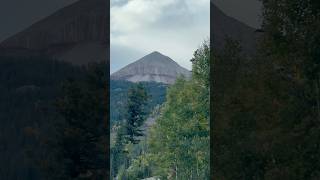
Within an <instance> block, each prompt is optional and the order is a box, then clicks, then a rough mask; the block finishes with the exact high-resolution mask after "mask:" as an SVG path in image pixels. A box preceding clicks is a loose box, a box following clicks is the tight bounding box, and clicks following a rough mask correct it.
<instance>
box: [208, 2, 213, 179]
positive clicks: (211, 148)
mask: <svg viewBox="0 0 320 180" xmlns="http://www.w3.org/2000/svg"><path fill="white" fill-rule="evenodd" d="M212 10H213V0H210V76H209V78H210V80H209V81H210V92H209V94H210V103H209V104H210V109H209V110H210V113H209V117H210V122H209V124H210V179H213V175H214V170H213V169H214V162H213V160H214V158H213V157H214V151H213V149H214V147H213V144H214V143H213V142H214V140H213V137H214V132H213V130H214V117H213V115H214V107H213V100H214V90H213V89H214V77H213V71H214V66H213V65H214V58H213V57H214V56H213V41H214V39H213V37H214V36H213V34H214V32H213V22H212V21H213V17H212V16H213V12H212Z"/></svg>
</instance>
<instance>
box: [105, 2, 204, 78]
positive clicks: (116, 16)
mask: <svg viewBox="0 0 320 180" xmlns="http://www.w3.org/2000/svg"><path fill="white" fill-rule="evenodd" d="M110 22H111V24H110V25H111V34H110V39H111V49H110V50H111V73H112V72H115V71H116V70H119V69H120V68H122V67H124V66H125V65H127V64H129V63H131V62H133V61H135V60H137V59H139V58H141V57H142V56H144V55H147V54H149V53H151V52H153V51H159V52H160V53H162V54H164V55H167V56H169V57H171V58H172V59H173V60H175V61H176V62H177V63H178V64H180V65H181V66H183V67H185V68H187V69H189V70H190V69H191V62H190V59H191V58H192V55H193V52H194V51H195V50H196V49H197V48H198V47H199V46H200V45H201V43H202V42H203V41H204V40H206V39H209V35H210V0H161V1H160V0H129V1H128V0H111V21H110Z"/></svg>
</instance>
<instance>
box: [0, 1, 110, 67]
mask: <svg viewBox="0 0 320 180" xmlns="http://www.w3.org/2000/svg"><path fill="white" fill-rule="evenodd" d="M107 8H109V2H108V1H106V0H79V1H77V2H75V3H74V4H71V5H69V6H67V7H65V8H62V9H61V10H59V11H57V12H55V13H54V14H52V15H50V16H48V17H46V18H44V19H43V20H41V21H39V22H36V23H35V24H33V25H31V26H30V27H29V28H27V29H25V30H24V31H22V32H20V33H18V34H16V35H14V36H12V37H9V38H8V39H6V40H4V41H3V42H1V43H0V55H4V56H48V57H51V58H56V59H60V60H63V61H67V62H71V63H72V64H87V63H88V62H92V61H105V60H106V59H107V57H109V56H108V54H107V53H108V50H107V49H108V46H109V43H108V37H109V36H108V35H109V27H108V26H109V24H108V21H109V14H108V11H107Z"/></svg>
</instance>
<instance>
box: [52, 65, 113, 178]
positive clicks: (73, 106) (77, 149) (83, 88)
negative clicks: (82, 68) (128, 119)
mask: <svg viewBox="0 0 320 180" xmlns="http://www.w3.org/2000/svg"><path fill="white" fill-rule="evenodd" d="M104 67H105V65H104V64H99V65H98V64H97V65H95V64H94V65H90V66H89V67H88V69H87V72H88V73H87V75H86V76H85V78H84V79H80V80H76V81H74V80H69V81H67V82H65V83H64V86H63V92H62V96H61V97H60V98H59V99H58V101H57V109H58V111H59V114H60V115H61V117H62V121H61V122H60V124H59V125H58V126H57V127H56V131H57V137H56V141H57V142H56V143H55V145H54V146H53V147H52V148H54V149H57V150H58V157H57V159H58V160H59V161H60V163H61V166H60V167H59V168H60V169H63V174H62V175H61V174H59V175H60V176H61V177H63V178H67V179H70V178H71V179H106V178H107V177H108V175H107V164H108V163H107V162H108V161H109V160H108V159H107V157H106V155H105V154H106V153H107V151H106V148H107V147H106V145H107V138H108V134H107V133H108V131H107V129H106V124H107V114H106V113H107V112H108V111H107V103H106V102H107V94H106V92H107V91H106V88H107V86H106V72H105V70H104ZM52 177H56V174H53V175H52Z"/></svg>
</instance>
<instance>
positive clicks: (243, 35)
mask: <svg viewBox="0 0 320 180" xmlns="http://www.w3.org/2000/svg"><path fill="white" fill-rule="evenodd" d="M211 12H212V18H211V20H210V21H211V24H212V28H213V29H212V32H213V37H212V38H213V47H214V48H215V49H217V50H221V49H222V47H223V46H224V44H225V42H226V41H225V40H226V38H231V39H233V40H237V41H239V42H240V44H241V46H242V49H243V51H244V52H245V53H247V54H252V53H254V52H255V51H256V40H257V38H258V36H259V34H258V33H257V32H256V29H254V28H252V27H250V26H248V25H246V24H244V23H242V22H240V21H238V20H236V19H234V18H232V17H230V16H227V15H226V14H225V13H224V12H222V11H221V10H220V9H219V8H218V7H217V6H216V5H214V4H213V2H212V1H211Z"/></svg>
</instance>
